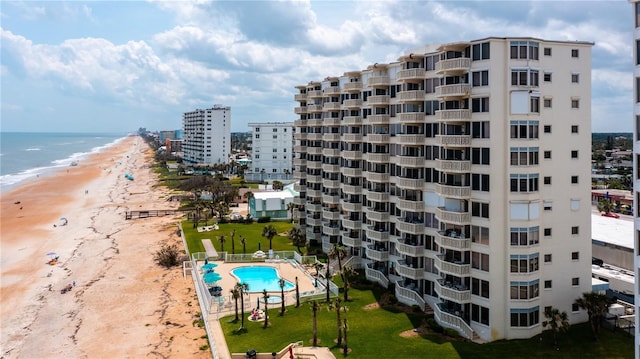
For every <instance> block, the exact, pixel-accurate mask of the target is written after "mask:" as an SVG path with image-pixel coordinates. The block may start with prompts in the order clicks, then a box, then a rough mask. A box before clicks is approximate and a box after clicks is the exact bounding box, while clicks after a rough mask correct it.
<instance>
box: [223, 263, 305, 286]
mask: <svg viewBox="0 0 640 359" xmlns="http://www.w3.org/2000/svg"><path fill="white" fill-rule="evenodd" d="M231 274H232V275H233V276H234V277H236V279H238V282H240V283H246V284H247V285H248V286H249V290H248V292H250V293H262V291H263V290H265V289H266V290H267V292H276V291H278V292H279V291H280V276H279V275H278V271H277V270H276V269H275V268H273V267H261V266H249V267H238V268H236V269H234V270H232V271H231ZM295 287H296V286H295V285H294V284H293V283H291V282H289V281H288V280H285V281H284V290H285V291H289V290H293V289H294V288H295Z"/></svg>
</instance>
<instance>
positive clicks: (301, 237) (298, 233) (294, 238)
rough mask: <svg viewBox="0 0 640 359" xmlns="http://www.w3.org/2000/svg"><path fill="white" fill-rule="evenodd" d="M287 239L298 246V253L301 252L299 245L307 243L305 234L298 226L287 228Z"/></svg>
mask: <svg viewBox="0 0 640 359" xmlns="http://www.w3.org/2000/svg"><path fill="white" fill-rule="evenodd" d="M289 239H290V240H291V242H292V244H293V245H294V246H296V248H298V253H300V254H302V250H301V249H300V247H304V246H306V245H307V238H306V234H305V233H304V232H303V231H302V230H300V228H298V227H293V228H291V229H290V230H289Z"/></svg>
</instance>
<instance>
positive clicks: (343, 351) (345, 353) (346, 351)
mask: <svg viewBox="0 0 640 359" xmlns="http://www.w3.org/2000/svg"><path fill="white" fill-rule="evenodd" d="M342 330H343V331H344V346H343V347H342V354H344V355H345V356H346V355H347V353H349V347H348V346H347V318H344V326H343V327H342Z"/></svg>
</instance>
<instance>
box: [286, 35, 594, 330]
mask: <svg viewBox="0 0 640 359" xmlns="http://www.w3.org/2000/svg"><path fill="white" fill-rule="evenodd" d="M592 46H593V43H590V42H580V41H571V42H564V41H545V40H541V39H536V38H494V37H492V38H485V39H480V40H473V41H460V42H456V43H450V44H442V45H433V46H426V47H424V48H420V49H417V50H414V51H411V52H408V53H406V54H405V55H403V56H401V57H400V58H399V59H398V60H397V61H396V62H392V63H387V64H380V63H376V64H373V65H371V66H368V67H367V68H366V69H365V70H361V71H351V72H346V73H344V74H343V75H338V76H332V75H330V74H329V76H328V77H326V78H325V79H324V80H317V81H316V80H313V79H311V81H310V82H308V83H306V84H305V85H301V86H298V87H297V90H298V91H297V93H296V94H295V97H294V100H295V101H296V102H298V104H299V105H298V107H296V108H295V109H294V111H295V113H296V114H297V115H298V116H299V117H298V119H297V120H296V121H295V123H294V124H295V128H296V133H295V137H294V138H295V147H294V149H295V152H296V158H295V159H294V166H295V172H294V176H295V178H296V179H298V180H299V184H297V185H296V191H298V192H300V196H299V197H297V198H296V199H295V200H294V203H296V204H297V205H298V208H299V209H300V212H299V216H300V218H299V222H300V226H301V228H302V229H304V230H305V232H306V235H307V238H308V239H309V240H311V241H316V242H318V243H320V244H321V245H322V248H323V250H324V251H325V252H327V251H329V250H330V248H331V247H332V246H333V245H334V244H336V243H341V244H342V245H343V246H345V247H347V248H348V250H349V253H350V254H351V255H352V256H353V258H352V259H351V262H350V263H351V264H352V265H353V266H356V267H360V268H362V270H363V271H364V273H365V274H366V277H367V278H368V279H369V280H371V281H374V282H377V283H379V284H380V285H382V286H384V287H389V286H393V288H394V290H395V296H396V298H397V299H398V300H399V301H401V302H402V303H405V304H408V305H418V306H419V307H420V308H426V306H427V305H429V306H430V307H431V308H432V309H433V310H434V316H435V319H436V320H437V322H438V323H440V324H441V325H442V326H444V327H449V328H454V329H456V330H457V331H458V332H459V333H460V334H461V335H462V336H464V337H466V338H469V339H476V338H481V339H482V340H485V341H493V340H498V339H516V338H530V337H532V336H534V335H537V334H539V333H541V332H542V330H543V327H542V322H543V321H544V319H545V318H544V310H545V308H547V307H553V308H557V309H559V310H560V311H561V312H562V311H564V312H567V313H568V315H569V320H570V322H571V323H578V322H584V321H586V320H587V313H586V312H585V311H583V310H580V309H579V308H578V307H577V306H576V305H574V304H573V303H574V301H575V300H576V299H577V298H579V297H581V296H582V293H584V292H588V291H591V289H592V286H591V238H590V234H591V233H590V232H591V231H590V218H591V201H590V182H591V181H590V159H591V156H590V153H591V148H590V145H591V48H592Z"/></svg>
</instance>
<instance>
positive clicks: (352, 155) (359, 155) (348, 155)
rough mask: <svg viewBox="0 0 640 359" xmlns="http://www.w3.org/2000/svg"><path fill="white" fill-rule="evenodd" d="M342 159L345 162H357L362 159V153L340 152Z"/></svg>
mask: <svg viewBox="0 0 640 359" xmlns="http://www.w3.org/2000/svg"><path fill="white" fill-rule="evenodd" d="M342 157H343V158H344V159H346V160H352V161H357V160H360V159H362V151H342Z"/></svg>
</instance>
